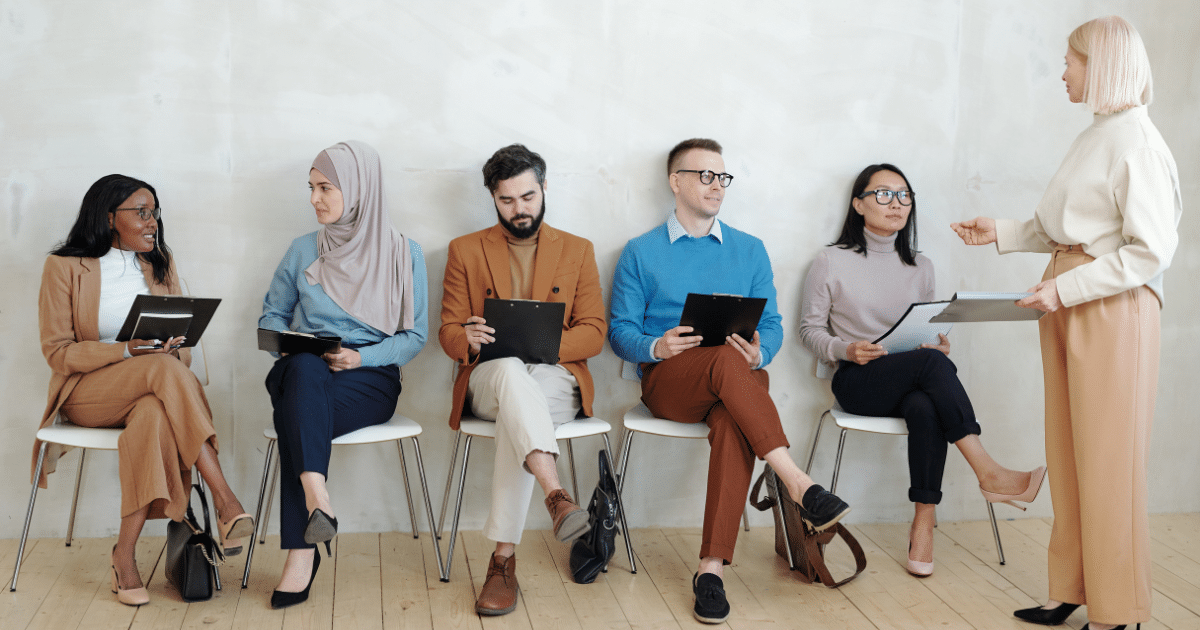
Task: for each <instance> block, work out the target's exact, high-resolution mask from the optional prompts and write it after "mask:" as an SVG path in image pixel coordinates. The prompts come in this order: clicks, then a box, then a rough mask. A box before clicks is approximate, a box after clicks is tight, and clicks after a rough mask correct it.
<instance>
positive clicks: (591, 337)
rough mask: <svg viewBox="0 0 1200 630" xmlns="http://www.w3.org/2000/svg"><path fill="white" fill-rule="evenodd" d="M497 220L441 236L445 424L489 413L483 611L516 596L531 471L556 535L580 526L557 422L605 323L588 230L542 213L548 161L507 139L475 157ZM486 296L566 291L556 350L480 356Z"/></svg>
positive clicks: (579, 531) (579, 389)
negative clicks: (566, 484)
mask: <svg viewBox="0 0 1200 630" xmlns="http://www.w3.org/2000/svg"><path fill="white" fill-rule="evenodd" d="M483 183H484V185H485V186H487V189H488V191H489V192H491V194H492V200H493V202H494V203H495V206H496V214H497V216H498V218H499V223H498V224H497V225H494V226H492V227H490V228H488V229H486V230H480V231H479V232H475V233H472V234H467V235H466V236H460V237H459V238H456V239H454V240H453V241H451V242H450V252H449V257H448V259H447V260H446V275H445V280H444V281H443V286H442V289H443V293H442V327H441V330H440V331H439V332H438V340H439V341H440V342H441V344H442V349H443V350H445V351H446V354H447V355H449V356H450V358H452V359H454V360H455V361H457V362H458V377H457V378H456V379H455V381H454V402H453V405H452V406H451V408H450V428H452V429H455V430H457V429H458V423H459V419H460V418H461V416H462V413H463V409H464V407H465V406H466V405H470V411H471V413H472V414H473V415H475V416H477V417H479V418H482V419H485V420H494V421H495V422H496V461H495V471H494V474H493V475H492V508H491V512H490V514H489V515H488V520H487V523H486V524H485V525H484V529H483V534H484V536H486V537H487V538H489V539H491V540H494V541H496V550H495V552H494V553H493V554H492V558H491V562H490V564H489V568H488V574H487V581H486V582H485V583H484V585H483V588H482V589H481V590H480V593H479V598H478V599H477V600H476V602H475V610H476V612H478V613H479V614H481V615H503V614H506V613H509V612H511V611H512V610H513V609H514V608H516V605H517V590H518V589H517V579H516V558H515V557H513V553H514V551H515V546H516V544H517V543H518V542H520V541H521V532H522V531H523V530H524V528H525V515H526V513H527V512H528V511H529V500H530V495H531V493H532V492H533V484H534V481H536V482H537V483H538V484H539V485H541V488H542V491H543V492H544V493H545V495H546V499H545V502H546V509H547V510H549V512H550V517H551V518H552V519H553V521H554V535H555V537H556V538H557V539H558V540H560V541H563V542H569V541H572V540H574V539H575V538H578V537H579V536H581V535H583V534H584V533H585V532H587V530H588V522H587V521H588V518H587V512H585V511H584V510H582V509H580V507H579V506H578V505H576V503H575V501H574V500H573V499H572V498H571V496H570V495H569V494H567V492H566V491H565V490H564V489H563V487H562V484H560V483H559V480H558V470H557V468H556V465H555V460H556V458H557V457H558V444H557V442H556V441H555V439H554V427H555V425H557V424H562V423H564V422H570V421H571V420H574V419H575V418H576V417H578V416H579V414H580V413H581V412H582V413H584V414H586V415H591V413H592V397H593V394H594V391H595V390H594V387H593V385H592V376H591V374H590V373H589V372H588V368H587V359H588V357H594V356H596V355H597V354H600V350H601V349H602V348H603V346H604V337H605V334H606V332H607V329H608V326H607V325H606V324H605V321H604V300H603V298H602V297H601V295H600V274H599V271H598V270H597V268H596V255H595V252H594V251H593V248H592V243H591V242H590V241H588V240H587V239H584V238H580V237H578V236H575V235H573V234H568V233H566V232H563V231H561V230H556V229H554V228H552V227H550V226H549V225H545V224H543V223H542V219H543V218H545V215H546V202H545V192H546V162H545V161H544V160H543V159H542V157H541V156H539V155H538V154H537V153H534V152H533V151H530V150H529V149H527V148H525V147H524V146H523V145H520V144H514V145H511V146H507V147H504V148H503V149H500V150H499V151H497V152H496V153H495V154H494V155H492V157H491V159H489V160H488V161H487V163H486V164H484V166H483ZM487 298H501V299H526V300H538V301H542V302H563V303H565V304H566V309H565V311H564V314H563V325H562V342H561V346H560V348H559V362H558V363H557V364H554V365H548V364H529V363H524V362H523V361H522V360H521V359H518V358H514V357H508V358H502V359H492V360H490V361H483V362H480V361H479V351H480V348H481V347H482V345H483V344H487V343H492V342H494V341H495V337H493V335H494V334H495V333H496V331H495V329H493V328H492V327H490V326H488V325H487V321H486V320H484V318H483V303H484V300H485V299H487Z"/></svg>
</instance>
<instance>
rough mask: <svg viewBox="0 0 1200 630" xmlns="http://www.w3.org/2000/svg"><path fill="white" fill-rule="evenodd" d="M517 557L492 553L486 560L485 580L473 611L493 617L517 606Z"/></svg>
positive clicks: (510, 610)
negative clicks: (498, 555) (505, 556)
mask: <svg viewBox="0 0 1200 630" xmlns="http://www.w3.org/2000/svg"><path fill="white" fill-rule="evenodd" d="M518 590H520V588H519V587H518V586H517V557H516V555H512V556H509V557H507V558H504V557H500V558H497V557H496V554H495V553H493V554H492V558H491V560H489V561H488V571H487V580H485V581H484V583H483V588H482V589H480V590H479V599H477V600H475V612H476V613H478V614H480V615H485V616H488V617H494V616H496V615H507V614H508V613H510V612H512V611H513V609H515V608H516V607H517V591H518Z"/></svg>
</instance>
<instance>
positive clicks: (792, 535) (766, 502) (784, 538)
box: [750, 465, 867, 588]
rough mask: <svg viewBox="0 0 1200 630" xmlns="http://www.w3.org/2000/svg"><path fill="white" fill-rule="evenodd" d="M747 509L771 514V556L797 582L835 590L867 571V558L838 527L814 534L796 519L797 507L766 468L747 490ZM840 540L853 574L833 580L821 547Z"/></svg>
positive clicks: (839, 525)
mask: <svg viewBox="0 0 1200 630" xmlns="http://www.w3.org/2000/svg"><path fill="white" fill-rule="evenodd" d="M763 482H766V486H767V496H766V497H765V498H763V499H761V500H760V499H759V498H758V495H759V491H760V490H761V489H762V486H763ZM750 505H753V506H754V507H756V508H758V509H759V510H762V511H766V510H771V511H772V512H773V513H774V514H775V553H777V554H779V555H780V556H782V557H783V559H784V560H786V561H787V563H788V565H789V566H790V568H791V570H793V571H797V572H799V574H800V581H801V582H804V583H805V584H812V583H813V582H819V583H821V584H824V585H825V586H828V587H829V588H837V587H839V586H841V585H843V584H845V583H846V582H849V581H850V580H853V579H854V578H856V577H858V574H859V573H862V572H863V569H865V568H867V556H866V555H865V554H864V553H863V549H862V545H860V544H858V540H856V539H855V538H854V535H853V534H851V533H850V531H849V530H847V529H846V528H845V527H844V526H843V525H842V524H841V523H837V524H835V525H834V526H833V527H830V528H829V529H826V530H825V531H821V532H818V531H815V530H813V528H812V527H809V525H808V523H807V522H805V521H804V519H803V518H801V516H800V506H798V505H796V502H795V501H793V500H792V498H791V497H790V496H788V492H787V488H785V487H784V486H783V482H781V481H779V476H778V475H776V474H775V471H774V470H771V466H769V465H768V466H767V467H766V469H765V470H763V472H762V475H760V476H759V477H758V481H755V482H754V488H752V489H751V490H750ZM836 536H841V537H842V540H843V541H845V543H846V546H847V547H849V548H850V553H851V554H853V555H854V573H853V574H852V575H850V576H849V577H847V578H843V579H841V580H835V579H834V577H833V575H831V574H830V573H829V569H828V568H827V567H826V566H825V545H828V544H829V543H831V542H833V539H834V537H836Z"/></svg>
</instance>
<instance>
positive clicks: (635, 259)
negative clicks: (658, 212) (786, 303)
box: [608, 223, 783, 367]
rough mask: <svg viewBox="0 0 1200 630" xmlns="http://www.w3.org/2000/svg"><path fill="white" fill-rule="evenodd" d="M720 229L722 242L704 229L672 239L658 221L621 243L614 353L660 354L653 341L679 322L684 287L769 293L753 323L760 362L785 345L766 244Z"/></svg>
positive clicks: (612, 319)
mask: <svg viewBox="0 0 1200 630" xmlns="http://www.w3.org/2000/svg"><path fill="white" fill-rule="evenodd" d="M721 233H722V234H721V236H722V239H723V240H724V242H721V241H718V240H717V239H716V237H714V236H712V235H706V236H702V237H700V238H693V237H691V236H683V237H680V238H679V239H678V240H676V241H675V242H674V243H672V242H671V239H670V235H669V234H668V231H667V224H665V223H664V224H662V225H660V226H658V227H656V228H654V229H653V230H650V231H649V232H646V233H645V234H643V235H641V236H639V237H637V238H635V239H633V240H631V241H629V243H628V244H626V245H625V250H624V251H622V252H621V259H620V260H619V261H617V268H616V271H615V272H614V273H613V283H612V308H611V311H610V316H609V329H608V341H609V343H610V344H612V348H613V351H614V352H616V353H617V356H619V357H621V358H622V359H624V360H626V361H630V362H632V363H653V362H656V361H658V359H655V358H654V355H653V354H652V350H651V344H652V343H653V342H654V340H655V339H657V338H659V337H661V336H662V335H663V333H665V332H666V331H667V330H670V329H671V328H674V327H676V326H678V325H679V316H680V315H681V314H682V313H683V303H684V301H686V300H687V294H688V293H732V294H736V295H742V296H746V297H765V298H767V305H766V307H765V308H764V309H763V314H762V318H761V319H760V320H759V322H758V335H759V342H760V351H761V352H762V363H761V364H760V365H759V367H766V366H767V364H768V363H770V362H771V359H772V358H773V357H774V356H775V353H777V352H779V348H780V346H782V345H783V325H782V319H781V318H780V316H779V311H778V308H777V306H776V304H775V280H774V276H773V274H772V273H771V260H770V258H769V257H768V256H767V249H766V247H764V246H763V243H762V241H760V240H759V239H757V238H755V237H753V236H750V235H749V234H746V233H745V232H742V231H739V230H735V229H733V228H731V227H729V224H728V223H724V224H722V225H721ZM747 341H749V340H747Z"/></svg>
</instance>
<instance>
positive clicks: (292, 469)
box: [267, 353, 400, 549]
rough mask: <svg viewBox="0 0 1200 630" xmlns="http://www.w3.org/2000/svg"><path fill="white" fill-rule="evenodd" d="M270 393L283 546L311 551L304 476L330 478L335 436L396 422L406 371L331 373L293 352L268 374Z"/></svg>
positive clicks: (365, 369)
mask: <svg viewBox="0 0 1200 630" xmlns="http://www.w3.org/2000/svg"><path fill="white" fill-rule="evenodd" d="M267 392H268V393H269V394H270V395H271V405H272V406H273V407H274V414H273V415H274V420H275V432H276V433H277V434H278V435H279V505H280V509H279V534H280V543H281V544H280V547H282V548H283V549H311V548H313V547H314V545H310V544H308V543H306V542H304V528H305V526H307V524H308V508H307V506H306V505H305V503H304V487H303V486H302V485H300V473H302V472H318V473H321V474H322V475H326V476H328V475H329V453H330V451H331V450H332V449H333V438H335V437H338V436H341V435H345V434H347V433H350V432H352V431H357V430H359V429H361V428H363V427H369V426H372V425H376V424H383V423H384V422H387V421H388V420H390V419H391V417H392V414H394V413H395V412H396V400H397V399H398V398H399V397H400V368H398V367H396V366H394V365H388V366H383V367H359V368H354V369H353V370H343V371H341V372H331V371H330V370H329V366H328V365H327V364H326V363H325V361H324V359H322V358H321V357H319V356H317V355H315V354H308V353H298V354H290V355H288V356H286V357H283V358H281V359H279V360H278V361H276V362H275V365H274V367H272V368H271V371H270V372H269V373H267Z"/></svg>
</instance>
